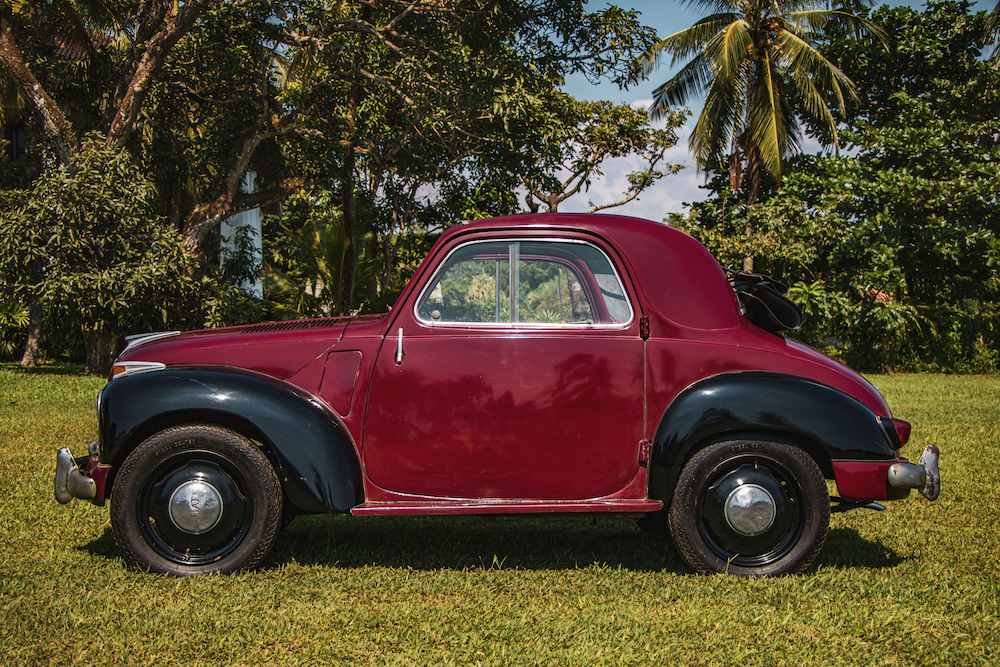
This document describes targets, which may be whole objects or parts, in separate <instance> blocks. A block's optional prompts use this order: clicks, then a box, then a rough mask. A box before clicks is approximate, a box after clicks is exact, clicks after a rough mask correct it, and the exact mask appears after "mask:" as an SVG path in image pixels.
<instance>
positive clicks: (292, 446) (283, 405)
mask: <svg viewBox="0 0 1000 667" xmlns="http://www.w3.org/2000/svg"><path fill="white" fill-rule="evenodd" d="M98 418H99V421H98V438H99V439H98V451H99V456H100V461H101V463H103V464H106V465H111V466H113V471H117V470H118V468H119V467H120V466H121V464H122V462H123V461H124V460H125V457H127V456H128V454H129V453H130V452H131V451H132V450H133V449H135V448H136V447H137V446H138V445H139V444H140V443H141V442H142V441H143V440H145V439H146V438H148V437H149V436H151V435H152V434H154V433H156V432H158V431H161V430H163V429H165V428H170V427H171V426H177V425H181V424H192V423H207V424H215V425H218V426H223V427H225V428H229V429H231V430H234V431H236V432H238V433H241V434H242V435H244V436H245V437H247V438H250V439H251V440H256V441H257V442H259V443H260V444H261V445H262V446H263V447H264V449H265V451H266V453H267V454H268V456H269V458H270V459H271V461H272V463H273V464H275V466H276V468H277V470H276V471H277V473H278V476H279V477H280V478H281V481H282V487H283V490H284V493H285V497H286V499H287V500H288V501H289V502H290V503H291V504H292V505H293V506H294V507H295V508H297V509H298V510H299V511H300V512H303V513H326V512H346V511H348V510H349V509H350V508H351V507H353V506H355V505H357V504H358V503H360V502H361V496H362V494H363V490H362V485H361V484H362V482H361V464H360V462H359V460H358V453H357V449H356V448H355V446H354V442H353V440H352V438H351V435H350V432H349V431H348V430H347V427H346V426H344V424H343V423H342V422H341V421H340V418H339V417H337V416H336V415H335V414H334V413H333V411H332V410H330V409H329V408H328V407H326V405H324V404H323V403H322V402H320V401H319V400H318V399H316V398H315V397H314V396H311V395H310V394H308V393H307V392H305V391H303V390H301V389H299V388H298V387H295V386H294V385H291V384H288V383H287V382H282V381H280V380H277V379H275V378H272V377H269V376H266V375H262V374H259V373H253V372H251V371H245V370H240V369H236V368H232V369H230V368H227V369H225V370H219V369H212V370H209V369H204V368H167V369H163V370H154V371H147V372H143V373H137V374H135V375H129V376H126V377H123V378H119V379H117V380H113V381H112V382H109V383H108V384H107V385H105V387H104V389H103V390H102V391H101V394H100V397H99V399H98ZM112 475H114V472H112ZM112 482H113V480H112V479H109V480H108V485H109V486H108V488H109V489H110V488H111V487H110V485H111V484H112Z"/></svg>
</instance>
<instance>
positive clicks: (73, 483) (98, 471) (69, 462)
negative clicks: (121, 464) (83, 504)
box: [55, 443, 110, 505]
mask: <svg viewBox="0 0 1000 667" xmlns="http://www.w3.org/2000/svg"><path fill="white" fill-rule="evenodd" d="M88 449H89V453H88V455H87V456H83V457H80V458H74V457H73V454H72V453H70V451H69V449H68V448H66V447H63V448H62V449H60V450H59V451H58V452H56V476H55V496H56V500H57V501H59V502H60V503H62V504H63V505H65V504H66V503H68V502H69V501H71V500H73V499H74V498H81V499H83V500H89V501H91V502H93V503H95V504H97V505H103V504H104V482H105V479H106V477H107V472H108V470H110V468H109V467H108V466H102V465H100V464H99V463H98V461H97V447H96V445H95V444H94V443H90V447H89V448H88ZM81 465H84V466H86V470H81V469H80V466H81Z"/></svg>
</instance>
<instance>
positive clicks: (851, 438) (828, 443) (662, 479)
mask: <svg viewBox="0 0 1000 667" xmlns="http://www.w3.org/2000/svg"><path fill="white" fill-rule="evenodd" d="M727 433H732V434H737V433H739V434H752V433H761V434H763V433H767V434H771V435H777V436H781V437H785V438H787V439H789V440H791V441H793V442H795V443H796V444H797V445H798V446H800V447H802V448H803V449H805V450H806V452H807V453H809V454H810V455H811V456H812V457H813V458H814V459H815V460H816V463H817V464H818V465H819V467H820V469H821V470H822V471H823V474H824V475H825V476H826V477H827V478H832V477H833V470H832V466H831V461H833V460H853V461H868V460H893V459H895V458H896V454H895V451H894V449H893V447H892V446H891V444H890V441H889V439H888V438H889V436H888V435H887V433H886V430H885V425H884V423H883V421H882V418H879V417H878V416H876V415H875V413H874V412H872V411H871V410H870V409H869V408H868V407H867V406H865V405H864V404H863V403H861V402H860V401H858V400H857V399H855V398H853V397H851V396H849V395H848V394H845V393H844V392H842V391H840V390H838V389H835V388H833V387H830V386H827V385H824V384H820V383H818V382H814V381H811V380H808V379H804V378H796V377H788V376H775V375H764V374H753V373H733V374H723V375H716V376H714V377H711V378H708V379H705V380H702V381H699V382H697V383H695V384H693V385H691V386H690V387H688V388H687V389H685V390H684V391H683V392H681V393H680V394H679V395H678V396H677V398H675V399H674V400H673V402H672V403H671V404H670V406H669V407H668V408H667V409H666V411H665V412H664V414H663V417H662V418H661V419H660V423H659V425H658V426H657V429H656V436H655V437H654V439H653V445H652V449H651V451H650V459H649V496H650V497H651V498H655V499H657V500H662V501H663V502H664V504H665V505H666V504H669V502H670V499H671V498H672V497H673V490H674V486H675V485H676V483H677V478H678V476H679V475H680V471H681V468H682V467H683V465H684V463H685V462H686V461H687V460H688V459H689V458H690V457H691V456H692V455H694V453H695V452H696V451H697V450H698V449H699V448H700V447H701V446H703V445H705V444H707V443H709V442H711V441H713V440H716V439H718V438H719V437H724V436H725V435H726V434H727ZM894 433H895V432H894V431H893V434H894Z"/></svg>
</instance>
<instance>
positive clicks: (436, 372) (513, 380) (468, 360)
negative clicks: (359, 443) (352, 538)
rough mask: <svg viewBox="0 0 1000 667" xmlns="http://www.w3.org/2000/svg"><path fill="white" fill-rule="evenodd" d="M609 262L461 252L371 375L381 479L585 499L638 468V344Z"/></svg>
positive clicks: (406, 487) (397, 328) (402, 317)
mask: <svg viewBox="0 0 1000 667" xmlns="http://www.w3.org/2000/svg"><path fill="white" fill-rule="evenodd" d="M637 320H638V313H637V311H636V308H635V307H634V305H633V299H631V298H630V296H629V294H627V292H626V291H625V289H624V287H623V285H622V280H621V277H620V273H619V271H617V270H616V268H615V266H614V264H613V263H612V261H611V259H610V256H609V254H608V253H607V252H605V250H603V249H601V248H599V247H598V246H597V245H595V244H593V243H589V242H584V241H581V240H576V239H532V238H524V239H503V240H493V241H488V240H479V241H472V242H465V243H462V244H459V245H457V246H456V247H454V248H452V249H451V251H450V253H449V254H448V256H447V258H446V259H445V260H444V261H443V262H442V263H441V266H440V267H439V269H438V270H437V271H436V272H435V273H434V275H433V276H432V277H431V278H430V280H428V281H427V283H426V284H425V285H424V286H423V288H422V289H421V290H419V292H416V291H415V292H414V293H413V296H412V297H411V300H410V301H409V302H408V303H405V304H403V305H402V310H401V312H400V313H399V315H398V316H397V317H396V320H395V321H394V322H393V325H392V329H391V330H390V335H389V336H388V337H387V339H386V343H385V344H383V346H382V348H381V350H380V353H379V357H378V359H377V361H376V368H375V371H374V374H373V378H372V384H371V389H370V393H369V398H368V403H367V415H366V419H365V432H364V441H363V457H364V463H365V471H366V474H367V475H368V477H369V480H370V481H371V482H373V483H374V484H376V485H378V486H380V487H382V488H384V489H387V490H390V491H394V492H398V493H405V494H414V495H419V496H431V497H447V498H489V499H500V498H506V499H560V498H567V499H570V498H572V499H583V498H596V497H601V496H605V495H609V494H612V493H614V492H615V491H618V490H620V489H622V488H624V487H625V486H626V485H627V484H628V482H629V481H630V480H631V479H632V478H633V477H634V476H635V474H636V472H637V470H638V456H637V454H638V447H639V440H640V439H641V437H642V428H643V424H642V417H643V396H642V389H643V367H642V364H643V348H642V345H643V341H642V340H641V338H640V337H639V335H638V325H637Z"/></svg>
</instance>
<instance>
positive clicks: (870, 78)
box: [678, 2, 1000, 372]
mask: <svg viewBox="0 0 1000 667" xmlns="http://www.w3.org/2000/svg"><path fill="white" fill-rule="evenodd" d="M872 19H873V20H874V21H876V22H878V23H879V24H880V25H882V26H883V27H884V29H885V31H886V33H887V34H888V35H889V38H890V39H889V42H890V46H889V52H888V53H886V52H885V51H884V50H883V49H882V48H880V47H878V46H877V45H874V44H864V43H858V42H855V41H853V40H839V41H836V42H834V44H832V45H831V47H830V51H831V53H832V54H834V55H836V57H837V59H838V60H840V61H841V62H843V63H845V71H846V72H847V73H848V74H849V75H850V76H851V77H852V78H853V79H854V80H855V81H856V82H857V85H858V89H859V91H860V92H861V95H862V97H863V98H864V99H865V100H866V101H865V104H864V105H863V106H862V107H861V109H860V110H859V113H858V114H857V115H856V116H853V117H849V118H847V119H846V126H845V128H844V130H843V131H842V136H843V137H844V138H845V139H846V140H848V141H849V142H850V143H851V144H853V149H854V152H855V153H856V155H854V156H851V157H847V156H841V157H836V156H803V157H802V158H800V159H798V160H797V161H796V162H795V163H794V166H795V171H793V173H791V174H790V175H788V176H787V177H786V178H785V179H784V180H783V181H782V184H781V187H780V188H777V189H775V190H773V191H771V193H770V194H769V195H768V196H767V197H766V198H765V199H764V201H762V202H760V204H759V205H758V206H757V207H755V209H754V210H753V211H749V212H748V210H747V209H746V208H742V207H740V206H738V205H736V204H735V203H734V201H733V197H732V195H731V193H727V192H726V191H725V188H724V187H722V186H721V185H720V184H719V183H718V182H716V183H715V185H716V186H717V192H719V193H720V194H719V195H718V196H717V198H716V199H713V200H711V201H709V202H704V203H701V204H696V205H695V206H694V207H693V214H692V215H691V216H690V217H689V218H688V219H687V220H679V221H678V223H679V224H680V225H681V226H684V227H686V228H687V229H689V230H690V231H692V232H693V233H694V234H695V235H697V236H698V237H699V238H701V239H702V240H703V241H704V242H705V243H706V244H707V245H709V247H710V248H712V250H713V251H714V252H716V253H717V254H718V255H719V257H720V259H722V261H723V262H724V263H727V262H730V263H732V262H735V261H736V260H737V259H738V258H739V257H740V256H741V255H742V253H748V254H752V255H753V256H755V258H756V268H757V270H759V271H761V272H764V273H770V274H772V275H774V276H775V277H777V278H779V279H781V280H784V281H785V282H788V283H793V284H794V283H803V284H804V285H799V286H798V288H796V289H793V290H792V295H793V298H795V299H796V300H797V301H798V302H799V303H800V304H801V305H802V306H803V307H804V309H805V310H806V311H807V317H808V316H810V315H811V316H812V321H811V322H810V324H809V325H808V327H807V328H806V329H804V330H803V331H801V332H799V333H798V334H796V335H797V336H799V337H802V338H803V339H804V340H807V341H808V342H811V343H818V344H820V345H826V344H833V345H835V346H837V350H838V353H839V354H841V355H842V357H843V358H844V359H845V360H846V361H848V362H849V363H852V364H855V365H858V366H859V367H861V368H865V369H880V368H911V369H929V370H948V371H957V372H969V371H971V370H972V369H976V370H977V371H979V372H992V371H997V370H1000V367H998V366H997V363H996V360H997V351H998V350H1000V318H998V317H997V315H998V311H997V308H996V306H995V304H996V303H997V302H998V301H1000V273H998V271H1000V202H998V200H997V198H996V192H997V191H998V190H1000V139H998V137H1000V71H998V70H997V69H996V68H995V67H994V66H992V65H990V64H988V63H986V62H983V61H982V60H981V59H980V54H981V52H982V49H983V47H984V46H985V45H986V44H987V36H988V34H989V32H988V30H986V28H985V26H984V23H985V15H984V14H982V13H980V14H977V15H969V13H968V4H967V3H955V2H942V3H932V4H930V5H928V7H927V9H926V11H924V12H917V11H915V10H913V9H910V8H908V7H897V8H894V9H889V8H882V9H880V10H879V11H878V12H876V13H875V14H874V15H873V17H872ZM748 224H749V225H752V227H753V229H754V236H753V238H752V239H749V240H748V239H747V238H746V235H745V231H744V230H745V229H746V227H747V225H748ZM806 286H808V287H806Z"/></svg>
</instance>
